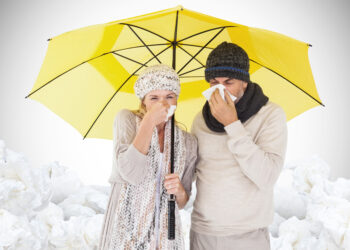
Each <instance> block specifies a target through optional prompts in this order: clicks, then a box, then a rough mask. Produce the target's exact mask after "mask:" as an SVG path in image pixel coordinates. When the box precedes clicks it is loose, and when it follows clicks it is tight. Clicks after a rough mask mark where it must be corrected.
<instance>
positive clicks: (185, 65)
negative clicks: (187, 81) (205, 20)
mask: <svg viewBox="0 0 350 250" xmlns="http://www.w3.org/2000/svg"><path fill="white" fill-rule="evenodd" d="M224 29H225V27H222V28H221V30H220V31H219V32H217V33H216V34H215V36H214V37H212V38H211V39H210V40H209V41H208V42H207V43H206V44H205V45H204V46H203V47H202V48H201V49H200V50H199V51H198V52H197V53H196V54H195V55H194V56H193V57H192V58H191V59H190V60H189V61H188V62H187V63H186V64H185V65H184V66H182V68H181V69H180V70H179V71H178V72H177V73H178V74H179V73H180V72H181V71H182V70H183V69H184V68H185V67H186V66H187V65H188V64H189V63H190V62H191V61H192V60H193V59H194V58H195V57H196V56H197V55H198V54H199V53H201V52H202V50H204V49H205V48H206V47H207V46H208V45H209V43H211V42H212V41H213V40H214V39H215V38H216V37H217V36H218V35H219V34H220V33H221V32H222V31H223V30H224Z"/></svg>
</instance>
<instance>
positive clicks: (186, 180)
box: [181, 133, 197, 197]
mask: <svg viewBox="0 0 350 250" xmlns="http://www.w3.org/2000/svg"><path fill="white" fill-rule="evenodd" d="M185 145H186V166H185V169H184V172H183V175H182V178H181V183H182V185H183V186H184V188H185V191H186V193H187V195H188V197H190V196H191V191H192V182H193V176H194V171H195V168H196V160H197V139H196V137H194V136H193V135H191V134H189V133H186V139H185Z"/></svg>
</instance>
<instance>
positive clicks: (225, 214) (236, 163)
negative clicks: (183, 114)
mask: <svg viewBox="0 0 350 250" xmlns="http://www.w3.org/2000/svg"><path fill="white" fill-rule="evenodd" d="M225 130H226V133H216V132H213V131H211V130H209V128H208V127H207V126H206V124H205V121H204V119H203V116H202V113H200V114H198V115H197V116H196V118H195V120H194V122H193V125H192V133H193V134H194V135H195V136H196V137H197V139H198V146H199V155H198V163H197V166H196V176H197V181H196V185H197V196H196V200H195V202H194V208H193V212H192V225H191V228H192V230H194V231H195V232H198V233H201V234H208V235H215V236H228V235H233V234H241V233H245V232H249V231H253V230H256V229H258V228H263V227H267V226H268V225H269V224H271V223H272V220H273V215H274V209H273V186H274V184H275V182H276V180H277V178H278V176H279V174H280V172H281V169H282V167H283V163H284V158H285V153H286V145H287V125H286V117H285V113H284V111H283V110H282V108H281V107H279V106H278V105H277V104H274V103H271V102H268V103H267V104H266V105H265V106H263V107H262V108H261V109H260V111H259V112H258V113H257V114H255V115H254V116H253V117H251V118H250V119H249V120H247V121H246V122H245V123H244V124H242V123H241V121H239V120H238V121H236V122H233V123H231V124H230V125H228V126H226V127H225Z"/></svg>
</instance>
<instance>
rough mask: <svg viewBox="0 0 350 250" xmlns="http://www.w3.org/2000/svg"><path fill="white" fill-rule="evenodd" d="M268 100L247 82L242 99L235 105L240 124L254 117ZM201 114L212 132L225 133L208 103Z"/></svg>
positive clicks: (260, 90)
mask: <svg viewBox="0 0 350 250" xmlns="http://www.w3.org/2000/svg"><path fill="white" fill-rule="evenodd" d="M268 100H269V98H268V97H267V96H266V95H264V93H263V91H262V89H261V87H260V86H259V85H258V84H256V83H253V82H248V85H247V88H246V90H245V92H244V95H243V96H242V98H241V99H240V100H239V101H238V103H236V110H237V115H238V119H239V120H241V122H242V123H244V122H245V121H247V120H248V119H249V118H250V117H251V116H253V115H255V114H256V113H257V112H258V111H259V110H260V109H261V107H262V106H264V105H265V104H266V103H267V102H268ZM202 114H203V117H204V121H205V124H207V126H208V128H209V129H210V130H212V131H214V132H225V129H224V125H222V124H221V123H220V122H218V120H216V119H215V117H214V116H213V115H212V114H211V112H210V107H209V103H208V101H207V102H206V103H205V104H204V107H203V110H202Z"/></svg>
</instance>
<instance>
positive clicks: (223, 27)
mask: <svg viewBox="0 0 350 250" xmlns="http://www.w3.org/2000/svg"><path fill="white" fill-rule="evenodd" d="M234 27H237V26H221V27H216V28H212V29H208V30H203V31H201V32H198V33H196V34H193V35H190V36H188V37H185V38H183V39H181V40H180V41H179V43H180V42H182V41H185V40H187V39H189V38H191V37H194V36H198V35H201V34H203V33H206V32H209V31H212V30H217V29H225V28H234Z"/></svg>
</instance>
